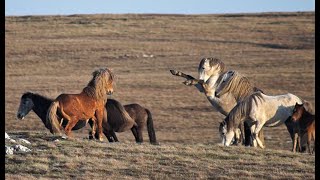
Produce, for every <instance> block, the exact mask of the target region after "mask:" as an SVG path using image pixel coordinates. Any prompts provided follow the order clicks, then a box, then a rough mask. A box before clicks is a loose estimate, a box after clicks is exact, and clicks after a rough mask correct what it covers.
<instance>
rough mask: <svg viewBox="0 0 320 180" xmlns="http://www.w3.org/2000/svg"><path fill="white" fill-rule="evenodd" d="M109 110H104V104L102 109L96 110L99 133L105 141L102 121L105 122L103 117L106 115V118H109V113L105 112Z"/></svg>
mask: <svg viewBox="0 0 320 180" xmlns="http://www.w3.org/2000/svg"><path fill="white" fill-rule="evenodd" d="M105 113H107V112H104V106H103V108H102V109H101V110H100V109H99V110H97V111H96V118H97V121H96V122H97V126H98V134H99V141H103V135H102V133H103V129H102V122H103V120H104V119H103V118H104V115H105V118H107V114H105Z"/></svg>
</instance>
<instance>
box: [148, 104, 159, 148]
mask: <svg viewBox="0 0 320 180" xmlns="http://www.w3.org/2000/svg"><path fill="white" fill-rule="evenodd" d="M145 110H146V112H147V114H148V119H147V129H148V135H149V140H150V143H151V144H158V142H157V139H156V133H155V131H154V127H153V119H152V115H151V112H150V111H149V109H145Z"/></svg>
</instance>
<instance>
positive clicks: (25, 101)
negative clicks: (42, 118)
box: [17, 92, 34, 120]
mask: <svg viewBox="0 0 320 180" xmlns="http://www.w3.org/2000/svg"><path fill="white" fill-rule="evenodd" d="M32 95H33V94H32V93H31V92H27V93H24V94H23V95H22V96H21V100H20V105H19V109H18V112H17V118H18V119H20V120H23V119H24V117H25V116H26V115H27V114H28V113H29V112H30V111H31V110H32V108H33V106H34V104H33V101H32Z"/></svg>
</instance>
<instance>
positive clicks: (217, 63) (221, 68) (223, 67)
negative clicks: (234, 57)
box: [198, 57, 225, 74]
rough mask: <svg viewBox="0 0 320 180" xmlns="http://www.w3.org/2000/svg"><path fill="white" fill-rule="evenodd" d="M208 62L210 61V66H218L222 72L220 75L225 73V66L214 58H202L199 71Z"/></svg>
mask: <svg viewBox="0 0 320 180" xmlns="http://www.w3.org/2000/svg"><path fill="white" fill-rule="evenodd" d="M206 60H209V64H210V66H211V67H212V66H214V65H218V67H219V69H220V71H219V74H220V73H222V72H224V71H225V64H224V63H223V62H222V61H221V60H220V59H218V58H213V57H209V58H202V59H201V61H200V64H199V67H198V71H199V70H200V69H201V68H202V66H203V64H204V62H205V61H206Z"/></svg>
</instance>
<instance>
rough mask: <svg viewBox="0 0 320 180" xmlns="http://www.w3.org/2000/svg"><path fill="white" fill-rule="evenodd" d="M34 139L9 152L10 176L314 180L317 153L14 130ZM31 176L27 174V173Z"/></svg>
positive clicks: (7, 164) (7, 172) (8, 168)
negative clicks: (55, 136)
mask: <svg viewBox="0 0 320 180" xmlns="http://www.w3.org/2000/svg"><path fill="white" fill-rule="evenodd" d="M13 135H18V136H20V137H23V138H27V139H30V141H32V142H34V143H33V144H32V145H29V148H31V149H33V151H32V152H31V153H28V154H17V155H12V156H6V162H5V163H6V178H16V177H18V176H20V177H21V178H22V179H29V177H28V175H31V176H32V177H33V178H40V177H41V178H46V179H47V178H48V179H50V178H52V179H53V178H59V179H69V178H72V179H88V178H90V179H106V178H108V179H126V178H128V179H207V178H217V179H218V178H222V179H234V178H235V177H237V179H257V178H259V179H302V178H305V179H314V178H315V177H314V166H315V160H314V156H310V155H306V154H294V153H291V152H289V151H287V150H270V149H267V150H261V149H254V148H246V147H222V146H220V145H218V144H202V143H199V144H192V145H191V144H182V143H174V144H170V145H167V144H163V145H160V146H153V145H149V144H143V145H139V144H135V143H133V142H125V143H111V144H110V143H100V142H97V141H90V140H87V139H79V138H77V139H74V140H63V141H59V142H54V141H52V136H51V134H49V133H43V132H15V133H13ZM25 175H27V176H25Z"/></svg>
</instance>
